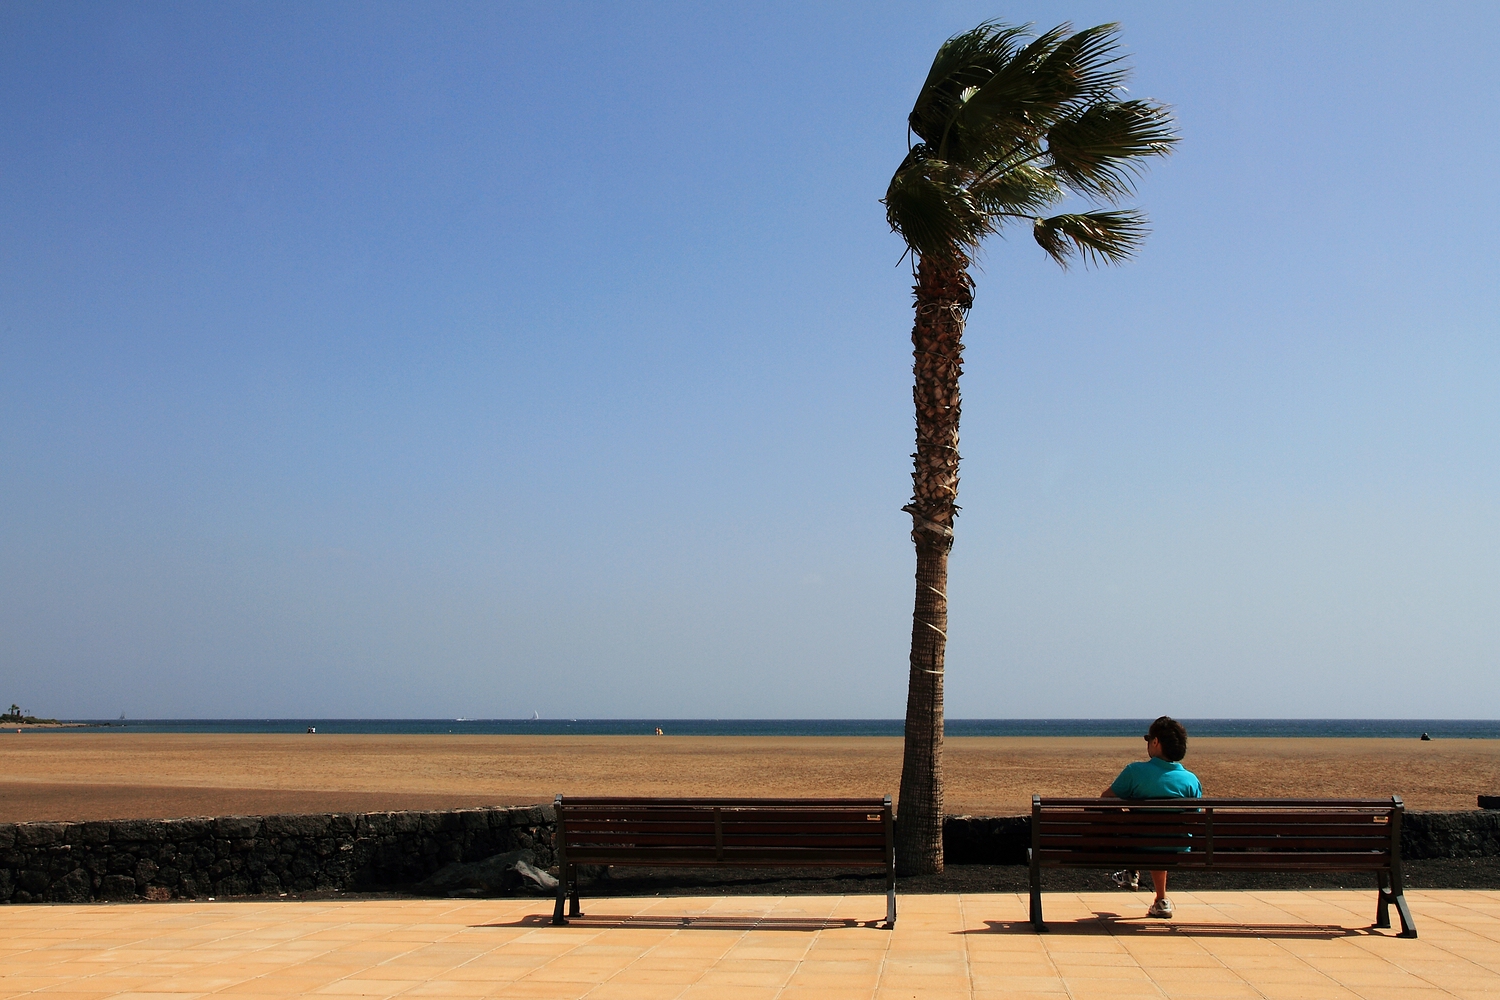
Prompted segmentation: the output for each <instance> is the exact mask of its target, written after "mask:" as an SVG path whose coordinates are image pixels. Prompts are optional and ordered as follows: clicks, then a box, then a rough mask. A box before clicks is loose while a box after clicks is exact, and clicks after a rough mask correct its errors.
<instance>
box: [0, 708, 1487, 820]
mask: <svg viewBox="0 0 1500 1000" xmlns="http://www.w3.org/2000/svg"><path fill="white" fill-rule="evenodd" d="M1141 755H1142V743H1141V741H1140V740H1138V739H1116V738H1040V737H980V738H962V739H950V740H949V741H948V743H947V754H946V758H945V768H946V779H947V811H948V812H950V813H972V814H982V815H1006V814H1017V813H1023V812H1027V811H1029V809H1030V801H1031V795H1032V793H1034V792H1039V793H1041V794H1044V795H1096V794H1098V793H1099V792H1100V791H1101V790H1102V789H1103V788H1104V787H1105V786H1106V785H1107V784H1108V783H1109V782H1110V780H1112V779H1113V777H1114V776H1115V774H1116V773H1118V771H1119V769H1120V767H1121V766H1122V765H1123V764H1124V763H1125V762H1126V761H1129V760H1132V759H1136V758H1138V757H1140V756H1141ZM0 761H3V767H0V771H3V774H0V821H3V822H19V821H25V820H84V819H122V818H164V817H174V816H205V815H225V814H232V813H249V814H264V813H272V812H332V811H338V812H342V811H365V810H382V809H435V808H451V807H459V806H475V805H516V804H524V803H534V802H547V801H551V799H552V797H553V795H554V794H556V793H557V792H563V793H565V794H577V795H584V794H647V795H883V794H890V795H891V796H892V797H895V796H896V793H897V790H898V784H899V780H900V773H901V741H900V740H899V739H894V738H880V737H803V738H781V737H672V736H665V737H650V736H581V737H580V736H435V735H418V736H409V735H408V736H335V735H302V734H296V735H264V734H253V735H251V734H242V735H228V736H226V735H207V734H144V733H142V734H133V733H128V732H120V731H105V732H101V731H97V730H96V731H88V732H77V731H75V732H48V733H38V732H31V733H21V734H17V733H15V732H14V731H11V732H8V733H0ZM1185 763H1186V764H1187V765H1188V766H1189V767H1191V768H1192V769H1193V770H1194V771H1196V772H1197V773H1198V775H1199V776H1200V777H1201V778H1202V780H1203V784H1204V787H1205V789H1206V790H1207V792H1208V793H1209V794H1211V795H1225V796H1256V795H1264V796H1328V797H1365V796H1388V795H1392V794H1399V795H1401V796H1402V797H1403V798H1404V799H1405V801H1406V803H1407V806H1408V807H1409V808H1413V809H1473V808H1475V797H1476V796H1477V795H1479V794H1496V793H1500V740H1434V741H1432V742H1428V743H1422V742H1419V741H1417V740H1410V739H1407V740H1394V739H1390V740H1387V739H1271V738H1203V739H1198V740H1194V741H1193V742H1192V744H1191V747H1190V752H1189V754H1188V759H1187V760H1186V761H1185Z"/></svg>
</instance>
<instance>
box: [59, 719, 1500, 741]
mask: <svg viewBox="0 0 1500 1000" xmlns="http://www.w3.org/2000/svg"><path fill="white" fill-rule="evenodd" d="M59 721H65V722H69V723H72V724H73V726H74V728H59V729H46V730H36V731H40V732H50V733H73V734H87V733H96V734H97V733H103V732H113V731H119V730H129V731H132V732H147V733H219V734H224V735H229V734H236V733H305V732H306V731H307V730H308V729H316V730H317V731H318V733H320V734H321V733H329V734H348V735H425V734H449V733H452V734H462V735H473V736H526V735H533V736H650V735H653V734H655V732H656V730H657V729H660V730H661V731H662V732H663V734H664V735H667V736H900V735H902V731H903V727H904V722H903V720H901V719H671V718H655V719H649V718H647V719H543V718H536V719H469V718H453V719H320V718H302V719H128V718H127V719H70V720H59ZM1181 721H1182V723H1183V724H1184V725H1185V726H1186V727H1187V730H1188V732H1189V733H1190V734H1191V735H1193V736H1256V737H1296V738H1304V739H1307V738H1330V737H1331V738H1339V737H1347V738H1356V737H1378V738H1394V739H1402V738H1410V739H1417V738H1420V737H1421V736H1422V735H1423V734H1424V733H1425V734H1427V735H1429V736H1431V738H1432V739H1435V740H1436V739H1500V720H1495V719H1183V720H1181ZM1150 722H1151V720H1150V719H1148V718H1140V719H948V720H946V721H945V722H944V730H945V732H946V734H947V735H948V736H952V737H963V736H1139V735H1140V734H1141V733H1143V732H1144V731H1145V727H1146V726H1147V725H1149V724H1150ZM80 724H81V725H80Z"/></svg>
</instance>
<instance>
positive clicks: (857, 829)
mask: <svg viewBox="0 0 1500 1000" xmlns="http://www.w3.org/2000/svg"><path fill="white" fill-rule="evenodd" d="M567 822H568V835H570V837H571V835H573V834H574V832H576V834H586V832H594V831H616V829H640V831H649V832H660V834H670V832H676V831H681V832H691V831H697V829H708V831H712V829H714V817H712V814H709V816H705V817H694V819H693V820H691V822H687V820H673V822H660V820H655V819H651V820H637V819H633V817H628V819H627V817H621V819H613V820H577V819H576V817H573V816H568V820H567ZM720 823H721V826H723V829H726V831H730V829H732V831H744V832H754V834H766V835H772V837H780V835H790V834H802V832H817V834H840V835H841V834H871V835H879V834H880V831H882V829H883V828H882V825H880V823H865V822H862V820H861V822H858V823H745V822H744V820H741V819H739V817H735V816H721V820H720Z"/></svg>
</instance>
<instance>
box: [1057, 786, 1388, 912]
mask: <svg viewBox="0 0 1500 1000" xmlns="http://www.w3.org/2000/svg"><path fill="white" fill-rule="evenodd" d="M1402 812H1403V806H1402V804H1401V799H1400V798H1399V797H1398V796H1392V797H1391V798H1389V799H1180V798H1179V799H1131V800H1117V799H1044V798H1042V797H1041V796H1039V795H1033V796H1032V798H1031V850H1030V852H1029V854H1030V861H1031V923H1032V926H1033V927H1035V928H1036V929H1037V930H1038V931H1044V930H1046V929H1047V925H1046V924H1045V923H1044V922H1043V920H1042V869H1044V868H1104V869H1121V868H1132V869H1138V870H1144V871H1166V872H1174V871H1241V872H1244V871H1254V872H1263V871H1277V872H1372V873H1374V875H1375V884H1376V891H1377V893H1378V896H1377V901H1376V904H1375V926H1376V927H1389V926H1390V925H1391V919H1390V910H1389V906H1390V904H1392V903H1394V904H1395V906H1396V912H1397V913H1398V914H1399V915H1400V917H1401V935H1400V936H1401V937H1404V938H1414V937H1416V936H1417V929H1416V925H1415V924H1413V923H1412V919H1411V910H1410V909H1409V908H1408V907H1407V905H1406V896H1405V894H1404V893H1403V892H1402V880H1401V815H1402Z"/></svg>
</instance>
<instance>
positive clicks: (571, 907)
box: [568, 868, 583, 917]
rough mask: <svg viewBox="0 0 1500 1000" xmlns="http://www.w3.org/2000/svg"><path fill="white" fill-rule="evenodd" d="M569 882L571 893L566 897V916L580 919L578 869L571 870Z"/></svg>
mask: <svg viewBox="0 0 1500 1000" xmlns="http://www.w3.org/2000/svg"><path fill="white" fill-rule="evenodd" d="M570 881H571V882H572V883H573V893H572V895H570V896H569V897H568V916H570V917H581V916H583V911H582V910H580V909H579V908H578V869H576V868H575V869H573V877H572V879H570Z"/></svg>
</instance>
